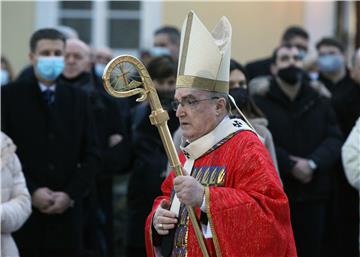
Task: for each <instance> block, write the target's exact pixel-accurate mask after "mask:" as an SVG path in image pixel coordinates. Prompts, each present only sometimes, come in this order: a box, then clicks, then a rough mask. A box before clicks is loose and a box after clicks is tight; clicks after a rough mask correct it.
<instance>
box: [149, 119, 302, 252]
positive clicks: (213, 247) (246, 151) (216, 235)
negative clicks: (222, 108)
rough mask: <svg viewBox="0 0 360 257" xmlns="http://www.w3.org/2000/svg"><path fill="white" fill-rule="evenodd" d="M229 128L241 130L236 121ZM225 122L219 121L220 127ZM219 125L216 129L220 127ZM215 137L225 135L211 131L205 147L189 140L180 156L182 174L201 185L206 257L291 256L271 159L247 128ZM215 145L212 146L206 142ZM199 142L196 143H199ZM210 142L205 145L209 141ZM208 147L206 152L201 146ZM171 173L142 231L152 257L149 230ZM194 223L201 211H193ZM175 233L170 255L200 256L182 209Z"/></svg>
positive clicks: (284, 203)
mask: <svg viewBox="0 0 360 257" xmlns="http://www.w3.org/2000/svg"><path fill="white" fill-rule="evenodd" d="M226 122H227V123H229V122H232V125H233V126H234V127H236V126H239V124H240V127H241V126H244V123H242V122H241V121H240V120H237V121H236V122H240V123H236V122H234V120H230V119H228V120H227V121H226ZM222 123H224V122H222ZM220 125H221V124H220ZM223 130H224V128H222V129H217V132H216V129H215V134H216V133H221V134H224V133H225V136H223V137H222V140H220V141H217V139H216V138H217V136H216V135H212V133H214V132H211V133H209V134H208V135H206V136H204V137H205V139H206V142H207V143H204V142H205V141H203V142H202V143H201V144H198V143H199V142H197V141H198V140H197V141H194V142H193V143H194V144H193V143H191V144H189V145H188V146H187V147H185V148H183V152H184V154H182V155H181V156H180V159H181V162H182V163H183V165H184V164H185V169H186V166H187V164H189V162H190V163H191V165H190V167H191V169H190V170H189V173H191V175H192V176H194V177H195V178H196V179H197V180H198V181H200V183H202V184H203V185H204V186H206V189H205V201H206V215H207V220H208V224H209V225H210V228H211V233H210V234H211V238H207V239H205V240H206V244H207V249H208V251H209V255H210V256H223V257H226V256H254V257H262V256H266V257H271V256H273V257H280V256H296V249H295V243H294V238H293V232H292V228H291V223H290V211H289V206H288V199H287V197H286V195H285V193H284V191H283V189H282V186H281V182H280V180H279V178H278V176H277V173H276V170H275V168H274V165H273V163H272V160H271V157H270V155H269V153H268V152H267V150H266V148H265V147H264V145H263V144H262V143H261V141H260V140H259V139H258V137H257V136H256V134H254V133H253V132H252V131H249V129H244V130H241V129H240V130H235V132H232V131H230V133H226V132H223ZM213 140H215V141H217V142H211V141H213ZM200 141H201V140H200ZM209 141H210V142H209ZM206 144H208V145H209V144H210V145H211V147H210V148H209V149H206V148H207V147H206V146H204V145H206ZM173 179H174V173H173V172H171V173H170V174H169V176H168V177H167V178H166V179H165V180H164V182H163V184H162V187H161V189H162V192H163V195H162V196H159V197H157V198H156V199H155V201H154V205H153V210H152V212H151V213H150V214H149V216H148V218H147V221H146V226H145V233H146V235H145V237H146V250H147V255H148V256H155V251H154V249H155V248H154V247H155V246H157V245H159V243H160V241H161V237H160V236H159V235H157V233H156V231H155V229H154V228H153V227H152V217H153V215H154V213H155V210H156V208H157V207H158V205H159V204H160V202H161V201H162V200H163V199H168V200H169V199H170V198H171V197H172V195H173ZM196 212H197V214H198V218H199V216H200V209H199V208H198V209H197V210H196ZM178 220H179V223H178V225H177V228H176V229H177V230H176V233H175V240H174V241H175V242H174V248H173V256H188V257H198V256H202V253H201V250H200V247H199V245H198V242H197V239H196V235H195V233H194V230H193V227H192V224H191V221H190V219H189V217H188V215H187V211H186V208H184V207H183V206H182V208H180V212H179V219H178Z"/></svg>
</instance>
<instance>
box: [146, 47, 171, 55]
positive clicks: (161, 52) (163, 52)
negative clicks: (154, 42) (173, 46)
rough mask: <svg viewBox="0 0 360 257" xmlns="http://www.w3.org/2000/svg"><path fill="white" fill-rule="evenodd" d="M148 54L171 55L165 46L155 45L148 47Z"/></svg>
mask: <svg viewBox="0 0 360 257" xmlns="http://www.w3.org/2000/svg"><path fill="white" fill-rule="evenodd" d="M150 54H151V55H152V56H153V57H159V56H171V52H170V50H169V49H168V48H166V47H161V46H156V47H153V48H151V49H150Z"/></svg>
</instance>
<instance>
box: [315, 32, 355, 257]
mask: <svg viewBox="0 0 360 257" xmlns="http://www.w3.org/2000/svg"><path fill="white" fill-rule="evenodd" d="M316 49H317V51H318V55H319V58H318V67H319V71H320V76H319V80H320V81H321V82H322V83H323V84H324V85H325V87H326V88H327V89H328V90H329V91H330V93H331V98H330V100H331V105H332V106H333V108H334V110H335V113H336V117H337V120H338V122H339V126H340V128H341V130H342V132H343V134H344V137H345V138H347V137H348V135H349V133H350V131H351V129H352V128H353V126H354V125H355V122H356V120H357V118H358V117H359V115H360V86H359V85H360V84H359V82H360V80H359V81H358V82H356V80H357V79H356V75H355V74H354V71H355V70H356V66H355V65H354V68H355V69H353V70H352V71H351V72H349V71H348V70H347V67H346V58H345V49H344V47H343V45H342V44H341V43H340V42H339V41H337V40H336V39H334V38H323V39H321V40H320V41H319V42H318V43H317V44H316ZM358 58H359V57H358ZM355 59H356V58H354V61H355ZM354 64H356V63H355V62H354ZM355 73H356V72H355ZM354 75H355V76H354ZM336 176H337V178H336V193H335V195H336V201H335V206H334V209H335V217H334V226H335V228H336V231H337V232H336V235H337V238H336V239H335V243H334V244H335V245H337V252H336V254H335V256H339V255H341V256H344V257H355V256H359V241H358V237H357V235H358V233H359V226H358V224H359V206H358V203H359V194H358V192H357V190H355V189H354V188H353V187H352V186H351V185H350V184H349V183H348V180H347V179H346V176H345V172H344V169H343V167H342V166H341V165H340V166H339V169H338V172H337V173H336Z"/></svg>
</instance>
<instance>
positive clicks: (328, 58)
mask: <svg viewBox="0 0 360 257" xmlns="http://www.w3.org/2000/svg"><path fill="white" fill-rule="evenodd" d="M317 64H318V67H319V70H320V71H321V72H324V73H334V72H338V71H339V70H341V69H342V68H343V66H344V62H343V59H342V57H341V56H340V55H330V54H329V55H323V56H320V57H319V59H318V61H317Z"/></svg>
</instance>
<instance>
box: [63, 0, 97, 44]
mask: <svg viewBox="0 0 360 257" xmlns="http://www.w3.org/2000/svg"><path fill="white" fill-rule="evenodd" d="M92 8H93V3H92V2H90V1H61V2H60V3H59V9H60V12H59V22H58V23H59V24H60V25H65V26H69V27H71V28H73V29H75V30H76V31H77V32H78V34H79V37H80V38H81V39H82V40H84V41H85V42H86V43H88V44H91V43H92V38H91V27H92V17H93V15H92V14H93V13H92Z"/></svg>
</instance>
